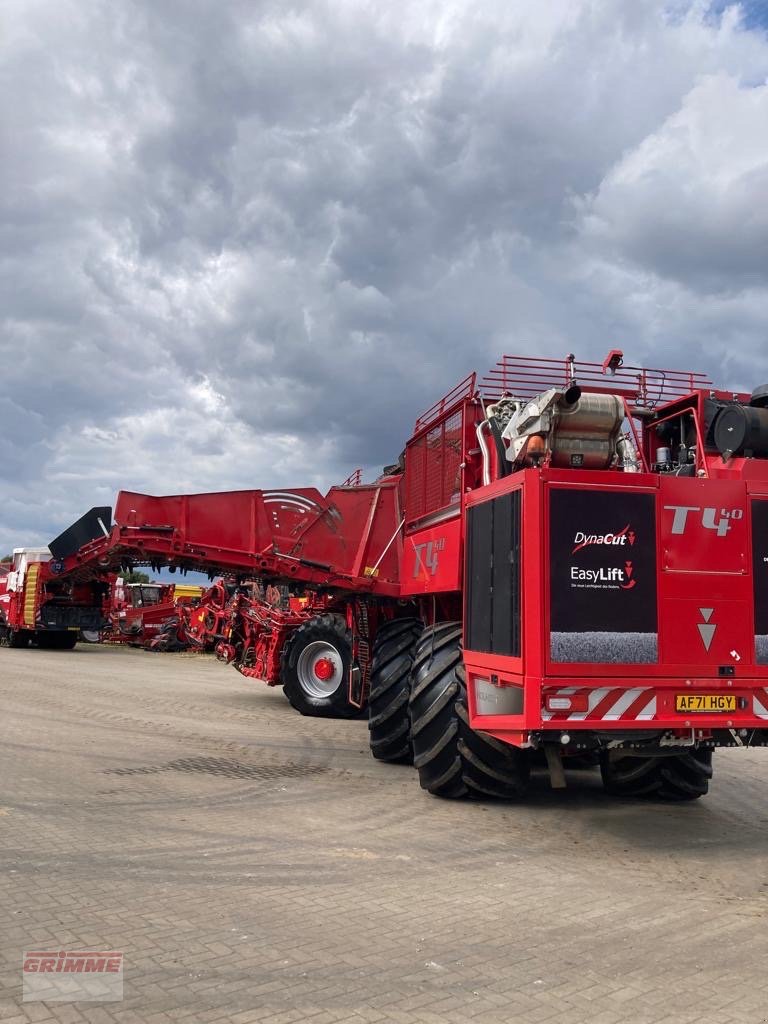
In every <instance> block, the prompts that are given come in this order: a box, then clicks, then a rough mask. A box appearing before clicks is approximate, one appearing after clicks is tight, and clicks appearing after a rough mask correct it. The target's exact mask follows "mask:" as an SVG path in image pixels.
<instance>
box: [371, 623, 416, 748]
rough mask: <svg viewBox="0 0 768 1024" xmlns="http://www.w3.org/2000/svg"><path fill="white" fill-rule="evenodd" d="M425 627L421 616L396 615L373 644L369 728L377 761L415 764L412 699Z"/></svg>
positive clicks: (377, 635)
mask: <svg viewBox="0 0 768 1024" xmlns="http://www.w3.org/2000/svg"><path fill="white" fill-rule="evenodd" d="M423 631H424V623H423V622H421V621H420V620H419V619H393V620H392V621H391V622H385V623H384V625H382V626H380V627H379V629H378V631H377V633H376V640H375V641H374V644H373V659H372V661H371V696H370V698H369V702H368V732H369V740H370V744H371V753H372V754H373V756H374V757H375V758H376V760H377V761H389V762H390V763H395V764H411V762H412V761H413V745H412V743H411V719H410V713H409V710H408V701H409V697H410V692H411V667H412V666H413V658H414V655H415V654H416V644H417V642H418V639H419V637H420V636H421V634H422V632H423Z"/></svg>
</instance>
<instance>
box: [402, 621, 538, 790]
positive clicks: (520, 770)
mask: <svg viewBox="0 0 768 1024" xmlns="http://www.w3.org/2000/svg"><path fill="white" fill-rule="evenodd" d="M410 706H411V735H412V738H413V755H414V756H413V763H414V764H415V766H416V768H417V769H418V772H419V782H420V784H421V787H422V789H426V790H427V791H428V792H429V793H432V794H433V795H434V796H442V797H461V796H478V797H483V796H493V797H501V798H503V799H509V798H512V797H517V796H520V795H521V794H522V793H523V792H524V791H525V788H526V785H527V783H528V776H529V773H530V769H529V763H528V758H527V757H526V756H525V755H524V754H523V752H522V751H521V750H517V749H516V748H515V747H511V746H509V745H508V744H506V743H502V742H501V741H500V740H497V739H495V738H494V737H492V736H488V735H487V734H486V733H483V732H476V731H475V730H474V729H470V727H469V712H468V710H467V689H466V683H465V677H464V661H463V657H462V650H461V623H457V622H442V623H439V624H438V625H436V626H429V627H428V628H427V629H425V630H424V632H423V633H422V635H421V639H420V640H419V643H418V645H417V647H416V655H415V658H414V663H413V671H412V685H411V705H410Z"/></svg>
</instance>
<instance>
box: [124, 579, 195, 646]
mask: <svg viewBox="0 0 768 1024" xmlns="http://www.w3.org/2000/svg"><path fill="white" fill-rule="evenodd" d="M202 595H203V588H202V587H197V586H190V585H187V584H177V583H126V582H125V581H124V580H123V578H122V577H121V576H118V577H117V578H116V579H115V582H114V583H113V584H112V588H111V591H110V595H109V608H108V619H109V624H108V626H107V628H106V630H105V638H106V639H107V640H109V642H110V643H123V644H130V645H131V646H133V647H150V646H151V647H153V648H157V649H161V650H168V649H175V650H183V649H185V648H186V647H187V646H189V645H188V644H187V642H186V640H185V636H184V626H183V623H184V619H185V616H186V614H187V612H188V611H190V610H191V609H192V608H193V607H194V605H195V604H196V603H197V602H198V601H199V600H200V599H201V597H202Z"/></svg>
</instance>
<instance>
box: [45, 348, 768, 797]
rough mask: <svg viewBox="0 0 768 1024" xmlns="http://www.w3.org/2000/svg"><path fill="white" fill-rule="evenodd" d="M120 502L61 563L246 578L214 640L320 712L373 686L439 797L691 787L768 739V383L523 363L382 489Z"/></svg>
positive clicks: (427, 438) (609, 364)
mask: <svg viewBox="0 0 768 1024" xmlns="http://www.w3.org/2000/svg"><path fill="white" fill-rule="evenodd" d="M99 511H100V512H102V514H103V511H104V510H96V513H98V512H99ZM96 513H91V514H89V515H90V516H91V519H90V522H91V523H93V522H94V518H93V517H94V515H96ZM96 518H98V516H96ZM115 519H116V524H115V526H114V527H112V528H111V529H110V531H109V536H108V537H104V536H100V534H99V532H98V531H96V530H95V529H88V528H87V527H84V525H83V524H84V520H85V521H87V520H88V517H84V520H81V521H80V524H76V527H79V530H80V534H81V535H82V533H83V532H86V533H90V534H91V535H92V536H93V537H99V536H100V539H97V540H94V541H91V542H90V543H87V544H84V545H76V546H73V545H72V544H63V545H62V544H60V543H59V542H60V541H61V538H59V540H58V541H57V542H54V544H53V545H52V551H53V553H54V556H55V557H56V559H57V560H56V562H55V563H53V565H54V568H52V569H51V571H55V572H58V573H59V574H60V575H61V577H62V578H66V579H70V580H72V581H75V582H76V581H78V580H80V579H82V580H86V579H88V578H89V577H90V575H91V574H92V573H93V572H94V571H95V568H96V567H100V568H101V569H102V570H106V569H114V568H115V567H116V566H117V565H119V564H132V563H135V564H151V563H152V562H157V563H160V562H162V563H163V564H166V565H172V566H175V567H178V568H179V569H185V568H188V569H200V568H207V569H209V570H212V571H216V572H219V573H231V574H234V575H235V576H237V577H238V578H239V579H240V581H241V585H240V586H238V588H237V590H236V592H235V593H234V596H232V597H229V598H228V600H227V601H226V602H223V603H222V606H221V610H220V614H219V619H218V620H217V621H218V624H217V626H216V628H217V629H218V630H220V636H221V639H220V641H219V645H218V653H219V656H220V657H222V658H223V659H224V660H226V661H230V662H232V663H233V664H234V665H235V666H236V667H237V668H238V669H239V670H240V671H241V672H243V673H244V674H246V675H254V676H258V677H260V678H263V679H266V681H267V682H269V683H276V682H278V681H281V682H282V683H283V685H284V687H285V691H286V694H287V696H288V697H289V699H290V700H291V703H292V704H294V706H295V707H297V708H298V709H299V710H300V711H302V712H303V713H306V714H342V715H348V714H353V713H355V712H356V711H357V710H358V709H361V708H363V707H364V706H365V704H366V703H367V704H368V706H369V728H370V738H371V750H372V752H373V755H374V757H377V758H379V759H381V760H385V761H407V760H410V759H411V758H413V760H414V763H415V764H416V767H417V769H418V772H419V777H420V781H421V785H422V786H423V787H424V788H425V789H427V790H429V792H431V793H434V794H437V795H440V796H448V797H458V796H463V795H465V794H488V795H492V796H501V797H507V796H515V795H518V794H520V793H521V792H522V791H523V790H524V788H525V784H526V781H527V776H528V773H529V768H530V763H531V751H539V752H541V753H542V754H543V755H544V757H545V759H546V763H547V765H548V766H549V769H550V776H551V779H552V782H553V784H555V785H562V784H564V774H563V765H566V766H567V764H568V760H569V758H573V757H579V758H583V757H584V756H585V755H586V756H588V757H594V758H596V759H597V758H599V760H600V764H601V768H602V774H603V779H604V782H605V784H606V787H607V788H608V789H609V790H610V791H612V792H614V793H619V794H624V795H644V794H651V795H657V796H660V797H663V798H667V799H673V800H688V799H693V798H696V797H698V796H701V795H702V794H703V793H705V792H706V791H707V787H708V781H709V778H710V776H711V773H712V751H713V749H714V748H715V747H718V746H753V745H764V744H765V743H766V740H767V739H768V731H766V730H767V729H768V388H761V389H758V390H756V391H755V392H754V393H753V394H752V395H748V394H733V393H731V392H724V391H717V390H714V389H713V388H712V387H711V385H710V383H709V381H708V380H706V378H704V377H703V375H701V374H694V373H679V372H673V371H660V370H646V369H640V368H631V367H625V366H624V365H623V357H622V354H621V353H620V352H618V351H614V352H612V353H610V354H609V356H608V357H607V358H606V360H605V361H604V362H603V363H602V364H595V363H582V362H577V361H576V360H575V359H574V358H573V357H572V356H569V357H568V358H567V359H565V360H562V361H555V360H545V359H520V358H516V357H504V358H503V359H502V360H501V362H500V363H499V364H497V366H496V367H495V368H494V369H493V370H492V371H491V372H490V374H489V375H488V376H487V377H486V378H483V379H482V380H481V381H478V380H477V378H476V376H475V375H471V376H470V377H468V378H466V380H464V381H462V382H461V383H460V384H459V385H457V387H456V388H454V389H453V391H451V392H450V393H449V394H448V395H446V396H445V397H444V398H443V399H441V400H440V402H438V403H437V404H436V405H434V406H433V407H432V408H431V409H430V410H429V411H428V412H427V413H425V414H424V415H423V416H422V417H420V418H419V420H418V421H417V424H416V429H415V431H414V434H413V436H412V437H411V439H410V440H409V441H408V443H407V445H406V449H405V453H404V458H402V459H401V460H400V462H399V464H398V465H396V466H393V467H390V468H389V470H387V471H385V474H384V476H382V477H381V478H380V479H379V480H378V481H376V482H375V483H374V484H368V485H350V486H343V487H340V488H333V489H332V490H331V491H330V492H329V494H328V495H327V496H326V497H322V496H321V495H320V494H319V493H318V492H316V491H314V490H307V489H299V490H295V491H280V492H267V491H245V492H235V493H232V494H219V495H190V496H186V497H179V496H176V497H167V498H151V497H148V496H145V495H137V494H131V493H122V494H121V495H120V496H119V499H118V503H117V508H116V512H115ZM65 536H66V535H65ZM57 550H58V554H57ZM248 579H251V580H253V579H258V580H259V581H260V582H261V583H262V584H280V585H287V586H290V587H295V588H296V589H297V592H302V593H304V592H307V593H311V594H312V595H314V596H313V598H312V600H313V602H314V604H310V605H309V606H308V607H302V608H300V609H296V610H290V609H289V610H288V611H285V610H282V609H280V608H276V607H272V606H270V605H269V604H268V603H267V602H265V601H264V600H263V599H262V598H261V597H254V596H253V594H252V593H251V592H250V591H249V588H248V586H247V585H245V582H244V581H246V580H248Z"/></svg>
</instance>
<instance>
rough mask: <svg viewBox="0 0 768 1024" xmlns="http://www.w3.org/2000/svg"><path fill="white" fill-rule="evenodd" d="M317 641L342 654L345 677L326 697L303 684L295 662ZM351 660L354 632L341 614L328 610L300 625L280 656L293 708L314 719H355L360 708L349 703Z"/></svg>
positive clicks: (282, 673)
mask: <svg viewBox="0 0 768 1024" xmlns="http://www.w3.org/2000/svg"><path fill="white" fill-rule="evenodd" d="M316 640H324V641H326V643H329V644H332V645H333V646H334V647H335V648H336V650H337V651H338V652H339V654H340V655H341V660H342V662H343V664H344V679H343V680H342V682H341V684H340V685H339V687H338V689H337V690H336V691H335V692H334V693H332V694H330V696H327V697H315V696H314V695H312V694H310V693H307V692H306V690H304V688H303V687H302V686H301V683H300V682H299V679H298V674H297V671H296V662H297V660H298V657H299V655H300V654H301V652H302V650H303V649H304V648H305V647H306V646H307V645H308V644H311V643H313V642H314V641H316ZM351 661H352V635H351V633H350V631H349V630H348V629H347V626H346V623H345V622H344V619H343V618H342V617H341V616H340V615H334V614H332V613H330V612H326V613H325V614H323V615H316V616H315V617H314V618H312V619H309V620H308V621H307V622H304V623H302V624H301V625H300V626H298V627H297V628H296V629H295V630H294V631H293V632H292V633H291V635H290V636H289V637H288V639H287V641H286V643H285V647H284V648H283V654H282V657H281V659H280V679H281V681H282V683H283V693H284V694H285V696H286V697H287V698H288V701H289V703H290V705H291V707H293V708H295V709H296V710H297V711H298V712H299V713H300V714H302V715H308V716H310V717H312V718H356V717H357V716H358V715H359V714H360V711H361V709H360V708H356V707H355V706H354V705H352V704H350V703H349V686H348V678H349V669H350V664H351Z"/></svg>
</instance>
